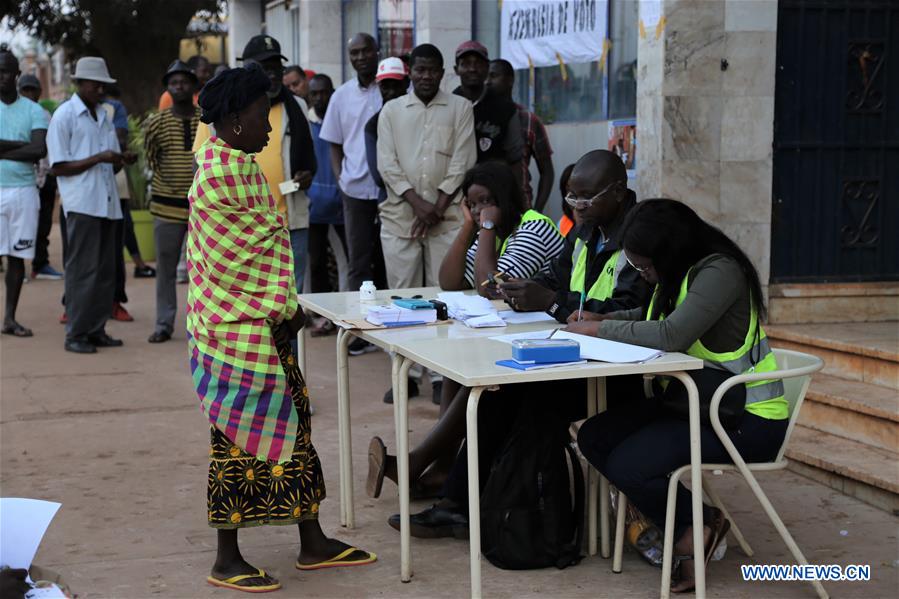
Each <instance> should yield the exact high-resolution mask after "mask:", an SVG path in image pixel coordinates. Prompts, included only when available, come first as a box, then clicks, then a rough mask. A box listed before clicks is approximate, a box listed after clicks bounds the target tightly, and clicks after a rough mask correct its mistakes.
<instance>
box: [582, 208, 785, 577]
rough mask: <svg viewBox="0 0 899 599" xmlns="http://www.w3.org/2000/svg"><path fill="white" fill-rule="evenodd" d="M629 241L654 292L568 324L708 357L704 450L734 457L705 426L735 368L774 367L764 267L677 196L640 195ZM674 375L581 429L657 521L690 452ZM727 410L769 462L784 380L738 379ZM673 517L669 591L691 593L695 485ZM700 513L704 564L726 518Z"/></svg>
mask: <svg viewBox="0 0 899 599" xmlns="http://www.w3.org/2000/svg"><path fill="white" fill-rule="evenodd" d="M621 241H622V246H623V248H624V253H625V255H626V258H627V260H628V262H629V263H630V264H631V265H632V266H633V267H634V268H635V269H637V271H639V272H640V274H641V276H642V277H643V278H644V279H645V280H646V281H647V282H648V283H649V284H650V285H654V286H655V291H654V292H653V294H652V297H651V299H650V300H649V302H648V303H647V304H646V305H645V306H643V307H640V308H635V309H633V310H627V311H621V312H613V313H610V314H604V315H594V314H585V315H584V317H585V318H587V319H589V320H585V321H582V322H571V323H570V324H569V326H568V330H570V331H572V332H576V333H581V334H587V335H593V336H596V337H602V338H605V339H610V340H614V341H620V342H624V343H633V344H637V345H643V346H647V347H654V348H657V349H661V350H664V351H672V352H685V353H687V354H689V355H691V356H694V357H697V358H701V359H702V360H704V361H705V368H703V369H702V370H700V371H696V374H693V375H691V376H692V377H693V378H694V380H695V381H696V383H697V387H698V388H699V393H700V400H701V402H703V404H704V406H705V407H704V414H703V425H702V427H701V442H702V457H703V461H704V462H728V461H730V459H729V457H728V454H727V452H726V451H725V449H724V446H723V445H722V444H721V443H720V441H719V440H718V437H717V436H716V435H715V432H714V430H713V429H712V427H711V426H710V425H709V424H708V402H709V401H710V399H711V396H712V394H713V393H714V391H715V389H716V388H717V386H718V385H719V384H720V383H721V382H723V381H724V380H725V379H727V378H728V377H730V376H733V375H736V374H742V373H746V372H772V371H775V370H777V362H776V360H775V356H774V354H773V353H772V352H771V348H770V347H769V346H768V340H767V339H766V337H765V331H764V330H763V329H762V326H761V321H762V320H763V319H764V318H765V304H764V299H763V295H762V286H761V283H760V281H759V276H758V272H757V271H756V269H755V267H754V266H753V265H752V262H751V261H750V260H749V258H748V257H747V256H746V254H745V253H744V252H743V251H742V250H741V249H740V248H739V247H738V246H737V244H736V243H734V242H733V241H732V240H731V239H730V238H728V237H727V235H725V234H724V233H722V232H721V231H720V230H719V229H717V228H715V227H714V226H712V225H710V224H708V223H706V222H705V221H703V220H702V219H701V218H700V217H699V216H698V215H697V214H696V213H695V212H694V211H693V210H692V209H691V208H689V207H688V206H686V205H685V204H682V203H680V202H676V201H674V200H666V199H656V200H646V201H643V202H641V203H639V204H637V206H636V207H635V208H634V209H633V210H632V211H631V214H630V215H629V216H628V219H627V221H625V224H624V225H623V227H622V233H621ZM575 316H576V315H575ZM667 383H668V381H666V380H662V381H661V382H660V383H658V384H656V385H654V387H655V388H654V391H655V393H654V396H653V397H652V398H643V397H634V398H633V399H632V401H629V402H626V403H624V402H619V403H618V404H616V405H615V406H613V407H612V408H611V409H610V410H609V411H607V412H604V413H602V414H599V415H597V416H594V417H593V418H591V419H590V420H588V421H587V422H586V423H584V425H583V426H582V427H581V429H580V433H579V435H578V445H579V446H580V449H581V452H582V453H583V454H584V456H586V457H587V459H588V460H589V461H590V463H591V464H593V466H594V467H596V469H597V470H599V471H600V472H602V473H603V475H605V477H606V478H608V479H609V481H610V482H612V484H614V485H615V486H616V487H617V488H618V489H619V490H621V492H623V493H624V494H625V495H627V496H628V497H629V498H630V500H631V501H632V502H633V503H634V505H636V507H637V508H639V510H640V511H641V512H642V513H643V514H645V515H646V516H647V517H649V518H650V519H652V520H653V521H654V522H655V523H656V524H657V525H658V526H660V527H663V526H664V524H665V508H666V503H667V492H668V475H669V474H670V473H671V472H672V471H673V470H675V469H677V468H679V467H681V466H683V465H685V464H688V463H689V462H690V444H689V424H688V421H687V418H686V403H687V402H686V392H685V390H684V387H683V385H682V384H680V383H679V382H677V381H671V382H670V384H667ZM719 413H720V414H721V417H722V422H723V424H724V425H725V428H726V429H727V430H728V434H729V436H730V438H731V439H732V440H733V442H734V444H735V445H736V447H737V449H738V450H739V451H740V454H741V455H742V456H743V457H744V458H745V459H746V461H747V462H756V461H767V460H770V459H772V458H773V457H774V456H775V454H776V453H777V451H778V450H779V449H780V446H781V443H782V442H783V438H784V435H785V433H786V430H787V423H788V418H789V406H788V404H787V401H786V399H784V390H783V385H782V383H781V382H780V381H762V382H759V383H751V384H747V385H738V386H736V387H735V388H733V389H732V390H731V391H729V392H728V393H727V394H726V395H725V397H724V400H723V401H722V404H721V409H720V411H719ZM674 518H675V532H674V538H675V548H674V549H675V554H676V555H678V556H682V557H681V558H680V559H679V561H678V564H679V567H678V568H677V572H676V573H675V576H676V581H675V583H674V585H673V586H672V590H673V591H675V592H684V591H689V590H691V589H693V586H694V577H693V572H694V561H693V559H692V557H693V532H692V515H691V502H690V493H689V491H687V490H686V489H685V488H684V487H683V485H681V486H680V487H679V489H678V498H677V509H676V511H675V515H674ZM704 522H705V523H706V527H705V539H706V542H705V547H706V554H705V556H704V559H705V560H706V562H708V559H709V557H710V556H711V555H712V553H713V552H714V550H715V548H716V546H717V545H718V544H719V542H720V541H721V539H723V538H724V535H725V533H726V532H727V530H728V528H729V527H730V525H729V523H728V522H727V521H726V519H725V518H724V516H723V514H722V513H721V511H720V510H718V509H717V508H709V507H706V513H705V514H704Z"/></svg>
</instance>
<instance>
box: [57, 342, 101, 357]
mask: <svg viewBox="0 0 899 599" xmlns="http://www.w3.org/2000/svg"><path fill="white" fill-rule="evenodd" d="M65 348H66V351H70V352H72V353H76V354H95V353H97V348H96V346H94V344H93V343H88V342H87V341H78V340H77V339H71V340H70V339H66V344H65Z"/></svg>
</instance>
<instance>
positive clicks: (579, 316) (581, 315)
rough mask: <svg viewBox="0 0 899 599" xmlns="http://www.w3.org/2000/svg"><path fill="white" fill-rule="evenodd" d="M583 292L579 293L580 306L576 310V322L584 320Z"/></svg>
mask: <svg viewBox="0 0 899 599" xmlns="http://www.w3.org/2000/svg"><path fill="white" fill-rule="evenodd" d="M584 295H585V294H584V292H583V291H581V305H580V307H579V308H578V310H577V321H578V322H580V321H581V320H582V319H583V318H584Z"/></svg>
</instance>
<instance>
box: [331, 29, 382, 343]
mask: <svg viewBox="0 0 899 599" xmlns="http://www.w3.org/2000/svg"><path fill="white" fill-rule="evenodd" d="M347 52H349V55H350V64H352V65H353V70H355V71H356V76H355V77H354V78H353V79H351V80H349V81H347V82H346V83H344V84H343V85H341V86H340V87H338V88H337V90H336V91H335V92H334V95H333V96H331V102H330V103H329V104H328V112H327V113H326V114H325V119H324V121H323V122H322V128H321V132H320V133H319V136H320V138H321V139H323V140H325V141H327V142H330V144H331V166H332V169H333V171H334V174H335V175H337V185H338V187H339V188H340V192H341V196H342V199H343V214H344V222H345V225H346V240H347V250H348V252H349V268H348V271H349V272H348V273H347V286H348V287H349V289H359V286H360V285H361V284H362V282H363V281H374V283H375V285H376V286H377V287H378V288H379V289H383V288H384V287H385V285H386V277H385V275H384V255H383V253H382V252H381V243H380V240H379V236H380V229H381V224H380V222H379V220H378V186H377V185H376V184H375V181H374V179H373V178H372V176H371V173H370V172H369V170H368V161H367V160H366V156H365V123H367V122H368V120H369V119H370V118H371V117H373V116H374V115H375V113H377V112H378V111H379V110H380V109H381V92H380V90H379V89H378V85H377V83H375V74H376V72H377V69H378V43H377V42H376V41H375V38H373V37H372V36H371V35H369V34H367V33H357V34H356V35H354V36H353V37H352V38H350V40H349V42H348V43H347ZM349 349H350V354H352V355H359V354H362V353H365V352H366V351H371V350H373V349H374V346H372V345H370V344H368V343H367V342H365V341H363V340H361V339H355V340H353V342H352V343H351V344H350V348H349Z"/></svg>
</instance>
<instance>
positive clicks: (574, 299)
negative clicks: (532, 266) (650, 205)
mask: <svg viewBox="0 0 899 599" xmlns="http://www.w3.org/2000/svg"><path fill="white" fill-rule="evenodd" d="M568 190H569V191H568V194H567V195H566V196H565V201H566V202H567V203H568V205H570V206H571V207H572V208H573V209H574V215H575V221H576V222H577V225H578V226H577V227H576V228H575V229H574V230H573V231H572V233H570V234H569V236H568V239H567V240H566V246H565V250H564V251H563V252H562V253H561V254H560V255H559V256H558V257H557V258H555V259H554V260H553V261H552V263H551V264H550V269H549V271H548V272H543V273H540V274H538V275H536V276H535V277H533V278H531V279H528V280H522V279H513V280H510V281H508V282H506V283H502V284H501V285H500V289H501V290H502V292H503V293H504V294H505V296H506V302H507V303H508V304H509V305H510V306H512V308H513V309H515V310H518V311H522V312H536V311H540V310H544V311H546V312H547V313H548V314H549V315H551V316H553V317H554V318H555V319H556V320H558V321H559V322H567V321H568V319H569V317H572V316H573V317H574V318H578V317H579V316H580V310H583V311H584V312H593V313H596V314H603V313H607V312H613V311H615V310H626V309H630V308H634V307H637V306H642V305H644V303H645V301H646V299H647V297H648V295H649V293H650V289H649V286H648V285H647V284H646V283H645V282H644V281H643V279H642V278H641V277H640V274H639V273H638V272H637V270H636V269H634V267H633V266H631V265H630V264H629V263H628V261H627V257H626V256H625V254H624V252H623V251H622V250H621V248H620V246H619V245H618V230H619V229H620V227H621V224H622V223H623V222H624V219H625V217H626V216H627V214H628V212H629V211H630V209H631V208H632V207H633V206H634V204H635V203H636V195H635V194H634V192H633V191H631V190H630V189H628V188H627V171H626V170H625V167H624V163H623V162H621V159H620V158H619V157H618V156H616V155H615V154H614V153H612V152H609V151H607V150H593V151H592V152H588V153H586V154H584V155H583V156H582V157H581V159H580V160H578V161H577V164H575V166H574V170H572V172H571V177H570V178H569V179H568Z"/></svg>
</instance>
